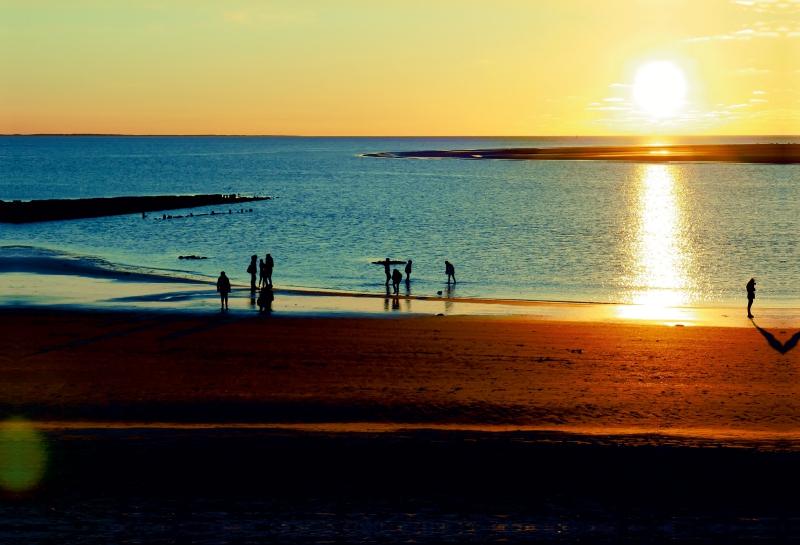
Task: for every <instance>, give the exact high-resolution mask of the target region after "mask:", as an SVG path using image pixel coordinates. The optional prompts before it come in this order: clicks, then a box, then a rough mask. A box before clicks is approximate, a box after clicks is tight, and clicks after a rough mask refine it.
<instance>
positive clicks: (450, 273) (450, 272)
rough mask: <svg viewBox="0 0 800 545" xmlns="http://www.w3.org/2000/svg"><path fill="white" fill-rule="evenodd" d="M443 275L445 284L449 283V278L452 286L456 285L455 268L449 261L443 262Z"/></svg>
mask: <svg viewBox="0 0 800 545" xmlns="http://www.w3.org/2000/svg"><path fill="white" fill-rule="evenodd" d="M444 273H445V274H446V275H447V283H448V284H449V283H450V278H451V277H452V278H453V284H455V283H456V268H455V267H453V264H452V263H450V262H449V261H445V262H444Z"/></svg>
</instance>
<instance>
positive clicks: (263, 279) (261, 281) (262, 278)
mask: <svg viewBox="0 0 800 545" xmlns="http://www.w3.org/2000/svg"><path fill="white" fill-rule="evenodd" d="M266 285H267V266H266V265H265V264H264V260H263V259H259V260H258V287H259V288H263V287H264V286H266Z"/></svg>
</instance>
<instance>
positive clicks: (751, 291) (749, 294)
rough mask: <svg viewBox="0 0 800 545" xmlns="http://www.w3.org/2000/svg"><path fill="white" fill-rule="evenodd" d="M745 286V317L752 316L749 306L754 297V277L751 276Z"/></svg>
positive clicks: (751, 304)
mask: <svg viewBox="0 0 800 545" xmlns="http://www.w3.org/2000/svg"><path fill="white" fill-rule="evenodd" d="M745 287H746V288H747V317H748V318H752V317H753V315H752V314H751V313H750V307H752V306H753V299H755V298H756V279H755V278H751V279H750V281H749V282H748V283H747V286H745Z"/></svg>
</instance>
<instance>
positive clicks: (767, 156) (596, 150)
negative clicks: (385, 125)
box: [363, 144, 800, 164]
mask: <svg viewBox="0 0 800 545" xmlns="http://www.w3.org/2000/svg"><path fill="white" fill-rule="evenodd" d="M363 157H381V158H389V159H467V160H486V159H507V160H526V161H627V162H637V163H682V162H714V163H769V164H797V163H800V144H716V145H707V144H706V145H670V146H661V145H659V146H580V147H553V148H500V149H473V150H421V151H398V152H376V153H365V154H363Z"/></svg>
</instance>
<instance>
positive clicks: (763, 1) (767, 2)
mask: <svg viewBox="0 0 800 545" xmlns="http://www.w3.org/2000/svg"><path fill="white" fill-rule="evenodd" d="M731 3H732V4H736V5H737V6H739V7H740V8H742V9H745V10H748V11H755V12H756V13H779V14H787V13H795V12H797V11H800V4H799V3H798V1H797V0H732V2H731Z"/></svg>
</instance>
